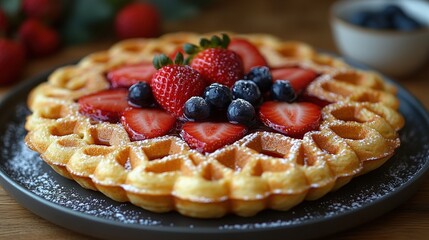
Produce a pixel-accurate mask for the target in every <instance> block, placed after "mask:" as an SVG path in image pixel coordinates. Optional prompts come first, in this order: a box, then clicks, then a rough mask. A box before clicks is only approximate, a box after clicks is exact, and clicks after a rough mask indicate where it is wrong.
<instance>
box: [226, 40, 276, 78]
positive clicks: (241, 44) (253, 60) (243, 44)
mask: <svg viewBox="0 0 429 240" xmlns="http://www.w3.org/2000/svg"><path fill="white" fill-rule="evenodd" d="M228 49H229V50H231V51H233V52H235V53H237V54H238V55H239V56H240V57H241V59H242V60H243V67H244V72H245V73H247V72H249V71H250V69H251V68H252V67H256V66H267V65H268V63H267V61H266V60H265V58H264V56H263V55H262V54H261V53H260V52H259V50H258V48H257V47H256V46H255V45H253V44H252V43H251V42H249V41H247V40H246V39H242V38H234V39H232V40H231V42H230V43H229V46H228Z"/></svg>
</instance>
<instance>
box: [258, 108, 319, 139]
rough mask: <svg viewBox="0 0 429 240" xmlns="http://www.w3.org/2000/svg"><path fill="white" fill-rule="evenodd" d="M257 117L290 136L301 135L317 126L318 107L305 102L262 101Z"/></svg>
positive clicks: (268, 125)
mask: <svg viewBox="0 0 429 240" xmlns="http://www.w3.org/2000/svg"><path fill="white" fill-rule="evenodd" d="M259 118H260V119H261V121H262V122H263V123H264V124H265V125H266V126H267V127H270V128H272V129H274V130H276V131H279V132H281V133H283V134H286V135H288V136H291V137H297V138H300V137H302V136H303V135H304V134H305V133H306V132H308V131H311V130H315V129H317V128H318V127H319V124H320V119H321V111H320V107H319V106H317V105H315V104H312V103H307V102H298V103H287V102H274V101H267V102H264V103H263V104H262V105H261V107H260V109H259Z"/></svg>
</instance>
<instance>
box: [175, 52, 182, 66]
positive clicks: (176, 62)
mask: <svg viewBox="0 0 429 240" xmlns="http://www.w3.org/2000/svg"><path fill="white" fill-rule="evenodd" d="M174 63H175V64H178V65H182V64H183V54H182V53H181V52H178V53H177V54H176V58H175V59H174Z"/></svg>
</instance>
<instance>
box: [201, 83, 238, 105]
mask: <svg viewBox="0 0 429 240" xmlns="http://www.w3.org/2000/svg"><path fill="white" fill-rule="evenodd" d="M204 99H205V100H206V102H207V103H209V104H210V105H211V106H213V107H214V108H217V109H226V108H227V107H228V105H229V104H230V103H231V101H232V93H231V89H229V88H228V87H227V86H225V85H222V84H219V83H213V84H211V85H210V86H208V87H206V89H205V90H204Z"/></svg>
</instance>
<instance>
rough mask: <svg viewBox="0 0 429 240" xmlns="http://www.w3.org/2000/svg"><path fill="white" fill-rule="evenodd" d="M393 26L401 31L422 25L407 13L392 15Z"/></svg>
mask: <svg viewBox="0 0 429 240" xmlns="http://www.w3.org/2000/svg"><path fill="white" fill-rule="evenodd" d="M392 21H393V26H394V27H395V28H396V29H398V30H402V31H412V30H416V29H419V28H421V27H422V24H421V23H419V22H417V21H416V20H414V19H413V18H411V17H409V16H407V15H395V16H393V20H392Z"/></svg>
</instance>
